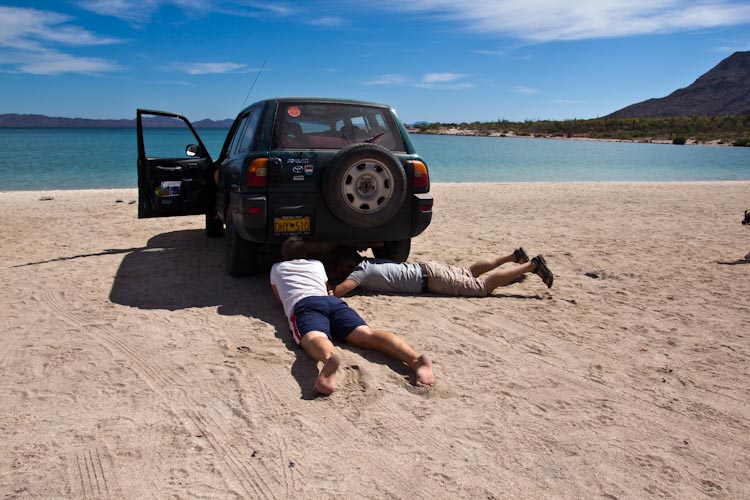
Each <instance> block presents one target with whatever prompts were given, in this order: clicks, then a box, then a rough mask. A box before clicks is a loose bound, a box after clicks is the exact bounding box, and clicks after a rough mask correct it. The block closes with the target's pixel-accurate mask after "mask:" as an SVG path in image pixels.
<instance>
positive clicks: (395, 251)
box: [372, 238, 411, 262]
mask: <svg viewBox="0 0 750 500" xmlns="http://www.w3.org/2000/svg"><path fill="white" fill-rule="evenodd" d="M409 252H411V238H410V239H406V240H396V241H386V242H385V244H384V245H383V246H382V247H373V249H372V254H373V255H374V256H375V257H377V258H378V259H388V260H393V261H396V262H406V260H407V259H408V258H409Z"/></svg>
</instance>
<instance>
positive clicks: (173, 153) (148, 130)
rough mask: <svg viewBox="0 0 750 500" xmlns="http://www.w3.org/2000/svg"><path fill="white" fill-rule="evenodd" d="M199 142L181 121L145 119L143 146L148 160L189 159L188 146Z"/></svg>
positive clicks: (169, 118) (161, 117)
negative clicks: (186, 152)
mask: <svg viewBox="0 0 750 500" xmlns="http://www.w3.org/2000/svg"><path fill="white" fill-rule="evenodd" d="M197 142H198V141H197V139H196V138H195V135H193V132H192V131H191V130H190V129H189V128H188V126H187V125H186V124H185V122H183V121H182V120H180V119H177V118H173V117H167V116H159V117H156V118H151V117H149V118H146V119H144V122H143V144H144V149H145V152H146V156H147V157H148V158H187V155H186V154H185V151H186V149H187V146H188V145H190V144H196V143H197Z"/></svg>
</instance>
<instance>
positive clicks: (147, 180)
mask: <svg viewBox="0 0 750 500" xmlns="http://www.w3.org/2000/svg"><path fill="white" fill-rule="evenodd" d="M136 122H137V124H136V126H137V132H138V218H148V217H171V216H177V215H198V214H205V213H208V212H209V211H210V210H211V209H213V203H214V200H215V184H214V177H213V171H214V168H213V161H212V160H211V156H210V155H209V154H208V150H207V149H206V147H205V145H204V144H203V142H202V141H201V139H200V137H199V136H198V133H197V132H196V131H195V129H194V128H193V126H192V125H191V124H190V122H189V121H188V120H187V119H186V118H185V117H183V116H181V115H178V114H175V113H168V112H163V111H152V110H143V109H139V110H138V111H137V120H136Z"/></svg>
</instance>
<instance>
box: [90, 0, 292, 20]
mask: <svg viewBox="0 0 750 500" xmlns="http://www.w3.org/2000/svg"><path fill="white" fill-rule="evenodd" d="M78 5H79V6H80V7H82V8H84V9H86V10H89V11H91V12H95V13H97V14H100V15H103V16H112V17H116V18H118V19H122V20H123V21H127V22H130V23H135V24H144V23H147V22H148V21H150V20H151V18H152V17H153V16H154V14H156V12H157V11H158V10H159V9H160V8H161V7H163V6H165V5H171V6H174V7H177V8H179V9H181V10H182V11H183V12H184V13H185V14H186V15H188V16H194V15H200V14H205V13H208V12H218V13H221V14H227V15H231V16H239V17H253V18H254V17H261V16H263V15H266V16H268V15H270V16H280V17H286V16H290V15H292V14H293V13H294V12H295V11H294V9H292V8H290V7H287V6H286V5H284V4H283V3H279V2H261V1H252V0H223V1H222V0H79V1H78Z"/></svg>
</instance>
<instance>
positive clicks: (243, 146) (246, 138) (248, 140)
mask: <svg viewBox="0 0 750 500" xmlns="http://www.w3.org/2000/svg"><path fill="white" fill-rule="evenodd" d="M259 118H260V113H259V112H258V110H257V109H253V110H251V111H250V115H249V116H248V121H247V126H246V127H245V130H244V131H243V133H242V140H241V141H240V145H239V147H238V148H237V152H238V153H245V152H247V151H250V150H252V148H253V146H254V139H255V130H256V129H257V128H258V119H259Z"/></svg>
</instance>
